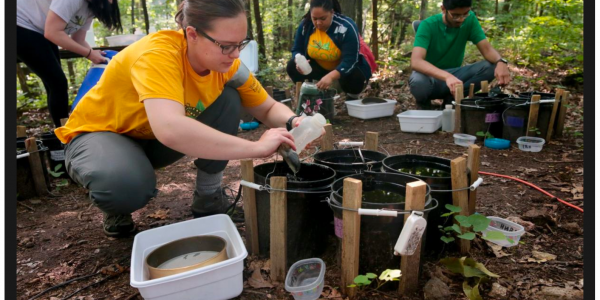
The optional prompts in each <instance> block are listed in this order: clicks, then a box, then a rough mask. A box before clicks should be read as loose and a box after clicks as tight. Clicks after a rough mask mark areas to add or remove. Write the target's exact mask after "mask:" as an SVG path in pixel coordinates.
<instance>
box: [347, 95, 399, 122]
mask: <svg viewBox="0 0 600 300" xmlns="http://www.w3.org/2000/svg"><path fill="white" fill-rule="evenodd" d="M384 100H385V101H386V103H371V104H363V103H362V100H352V101H346V107H347V108H348V115H350V116H351V117H355V118H359V119H363V120H366V119H374V118H381V117H389V116H391V115H393V114H394V106H395V105H396V102H397V101H396V100H389V99H384Z"/></svg>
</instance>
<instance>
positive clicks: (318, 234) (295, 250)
mask: <svg viewBox="0 0 600 300" xmlns="http://www.w3.org/2000/svg"><path fill="white" fill-rule="evenodd" d="M288 174H292V175H293V172H292V171H291V170H290V169H289V167H288V165H287V164H286V163H283V162H281V161H279V162H277V163H265V164H261V165H258V166H255V167H254V182H255V183H257V184H260V185H265V184H270V179H269V180H266V177H267V176H268V177H269V178H271V177H273V176H286V175H288ZM297 177H298V178H301V179H303V180H302V181H294V180H290V176H288V181H287V189H288V190H300V191H308V192H310V193H308V192H307V193H296V192H288V193H287V222H288V223H287V266H288V267H290V266H291V265H292V264H293V263H295V262H296V261H299V260H301V259H305V258H311V257H318V256H319V255H321V254H323V252H324V251H325V249H326V247H327V235H328V234H329V232H328V231H327V230H325V228H330V227H331V225H330V224H331V221H332V216H331V211H330V210H329V209H328V205H327V203H326V202H323V200H325V199H326V198H327V197H329V194H330V193H331V184H332V183H333V181H334V179H335V171H334V170H333V169H332V168H330V167H327V166H322V165H319V164H306V163H303V164H302V166H301V167H300V171H299V172H298V174H297ZM267 181H268V182H267ZM315 192H316V193H315ZM321 192H322V193H321ZM256 216H257V221H258V242H259V245H260V246H259V248H260V253H261V254H262V255H268V253H269V252H270V245H271V241H270V217H271V205H270V194H269V193H268V192H266V191H256Z"/></svg>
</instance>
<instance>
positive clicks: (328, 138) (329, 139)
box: [321, 124, 333, 151]
mask: <svg viewBox="0 0 600 300" xmlns="http://www.w3.org/2000/svg"><path fill="white" fill-rule="evenodd" d="M323 129H325V134H324V135H323V138H321V150H322V151H329V150H333V125H331V124H325V126H323Z"/></svg>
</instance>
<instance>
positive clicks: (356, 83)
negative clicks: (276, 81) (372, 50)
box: [287, 59, 368, 94]
mask: <svg viewBox="0 0 600 300" xmlns="http://www.w3.org/2000/svg"><path fill="white" fill-rule="evenodd" d="M309 63H310V66H311V67H312V72H310V74H308V75H302V74H300V72H298V70H297V69H296V62H295V61H294V60H293V59H291V60H290V61H288V64H287V73H288V75H289V76H290V78H291V79H292V81H293V82H304V80H305V79H308V80H317V81H318V80H321V78H323V76H325V75H327V74H328V73H329V72H331V71H327V70H325V69H323V67H321V66H320V65H319V64H318V63H317V62H316V61H315V60H314V59H311V60H310V62H309ZM339 81H340V86H341V87H342V90H343V91H344V92H346V93H350V94H360V93H361V92H362V91H363V90H364V89H365V87H366V86H367V83H368V81H367V78H366V77H365V75H364V74H363V73H362V72H361V71H360V70H359V69H358V68H354V69H353V70H352V71H351V72H350V74H348V75H347V76H345V77H342V78H340V79H339Z"/></svg>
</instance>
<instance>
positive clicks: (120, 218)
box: [103, 213, 136, 237]
mask: <svg viewBox="0 0 600 300" xmlns="http://www.w3.org/2000/svg"><path fill="white" fill-rule="evenodd" d="M103 228H104V234H106V235H107V236H110V237H117V236H127V235H130V234H132V233H134V232H135V230H136V228H135V223H133V219H132V218H131V214H124V215H109V214H107V213H104V225H103Z"/></svg>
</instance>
